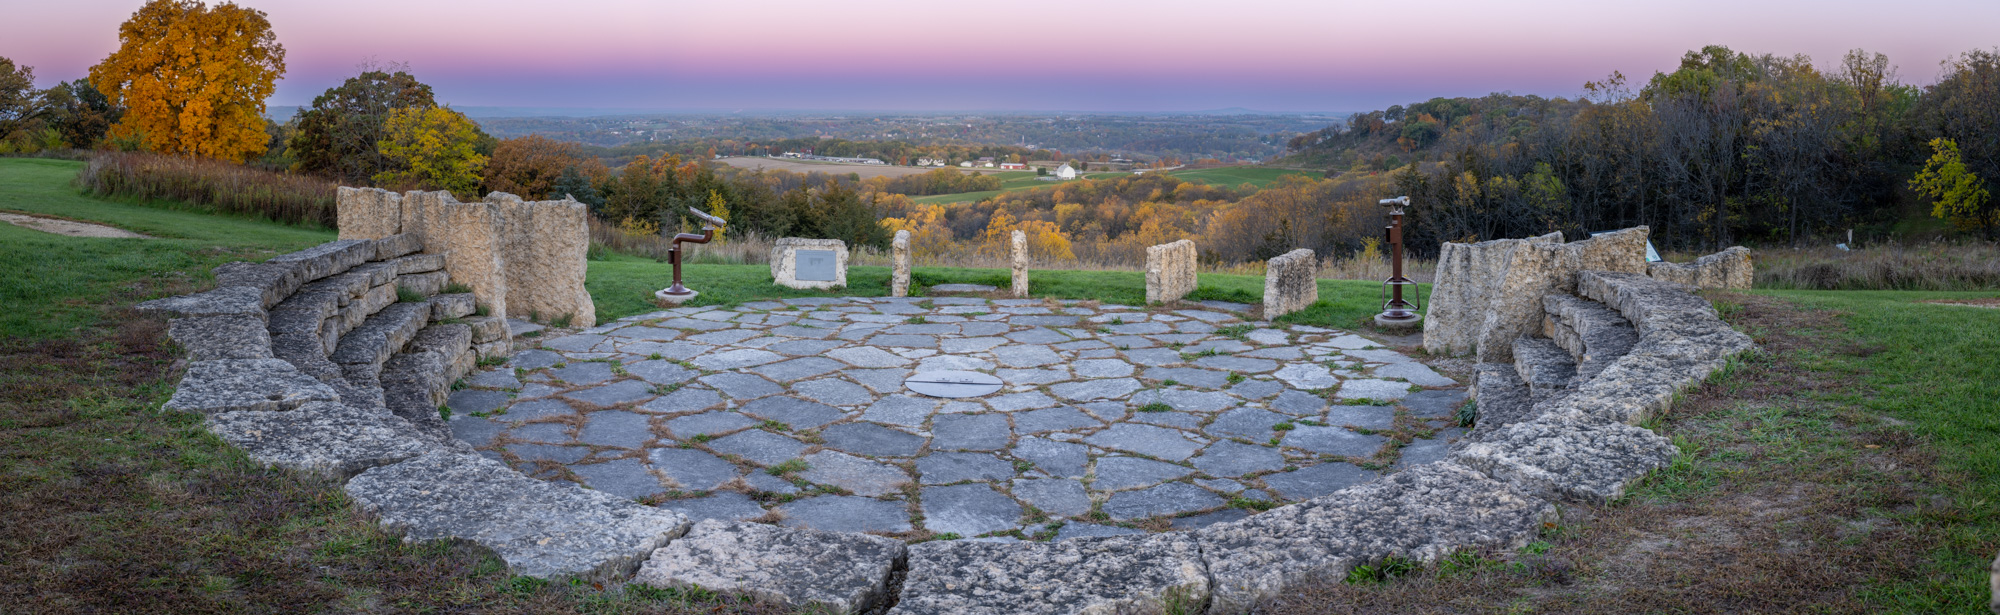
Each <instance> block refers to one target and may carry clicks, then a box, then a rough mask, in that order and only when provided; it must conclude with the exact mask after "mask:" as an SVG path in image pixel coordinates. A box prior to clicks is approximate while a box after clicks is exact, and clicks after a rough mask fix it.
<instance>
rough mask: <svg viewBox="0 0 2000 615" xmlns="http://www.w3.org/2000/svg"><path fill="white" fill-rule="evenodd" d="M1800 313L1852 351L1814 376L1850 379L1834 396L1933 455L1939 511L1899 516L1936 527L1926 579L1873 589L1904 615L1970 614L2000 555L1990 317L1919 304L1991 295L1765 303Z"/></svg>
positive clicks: (1844, 295)
mask: <svg viewBox="0 0 2000 615" xmlns="http://www.w3.org/2000/svg"><path fill="white" fill-rule="evenodd" d="M1761 294H1768V295H1770V296H1774V297H1780V298H1783V299H1786V300H1790V301H1794V302H1796V303H1798V304H1799V305H1800V306H1802V307H1805V308H1807V309H1815V310H1832V311H1834V312H1835V313H1837V314H1840V315H1841V318H1842V320H1843V321H1845V323H1846V324H1847V327H1848V331H1847V332H1845V333H1844V334H1843V335H1842V337H1843V338H1844V339H1845V341H1847V342H1848V343H1851V344H1853V345H1855V347H1856V348H1858V349H1859V350H1858V351H1857V352H1854V353H1850V354H1836V355H1828V356H1826V357H1825V358H1824V364H1823V366H1822V368H1823V369H1827V370H1840V371H1845V372H1849V373H1853V374H1856V375H1857V376H1858V378H1859V379H1860V382H1861V386H1860V387H1858V388H1856V389H1854V390H1850V391H1846V392H1843V393H1841V394H1840V395H1838V396H1836V397H1835V398H1833V399H1834V401H1838V402H1840V403H1845V404H1852V405H1855V406H1859V407H1861V408H1865V409H1867V410H1869V411H1871V412H1876V413H1880V414H1882V415H1886V416H1888V417H1890V418H1892V419H1895V420H1896V421H1899V422H1902V423H1905V425H1903V426H1899V428H1900V429H1905V430H1907V431H1908V432H1909V433H1910V434H1911V435H1913V436H1915V438H1916V439H1917V440H1918V441H1919V442H1923V443H1925V444H1926V445H1928V446H1930V447H1932V448H1933V449H1934V450H1935V451H1936V452H1937V458H1936V463H1937V466H1938V469H1939V470H1940V472H1939V477H1940V481H1939V482H1940V484H1937V485H1933V486H1932V487H1933V489H1932V493H1931V495H1934V496H1936V497H1940V498H1945V499H1946V502H1947V503H1945V504H1942V505H1937V506H1934V507H1930V508H1928V509H1926V508H1925V507H1919V508H1918V509H1916V510H1914V511H1908V512H1905V513H1903V514H1901V515H1900V516H1902V517H1904V518H1905V519H1906V520H1908V521H1910V522H1914V523H1926V524H1930V525H1933V526H1935V528H1936V529H1937V531H1939V532H1940V533H1941V534H1942V536H1940V539H1941V540H1940V545H1939V547H1938V548H1937V549H1936V550H1935V551H1934V552H1933V553H1931V558H1930V561H1931V564H1932V566H1931V569H1930V570H1928V571H1927V572H1929V573H1931V574H1929V575H1927V576H1925V577H1920V578H1901V579H1884V580H1883V581H1884V582H1883V583H1882V584H1881V585H1879V586H1877V587H1874V588H1871V589H1872V591H1874V592H1876V593H1877V595H1878V596H1877V597H1878V598H1879V599H1880V600H1881V601H1882V602H1884V603H1887V604H1890V605H1894V606H1895V607H1897V608H1898V609H1899V610H1903V611H1904V612H1916V613H1921V612H1932V613H1936V612H1976V611H1977V610H1978V609H1979V608H1982V607H1983V606H1984V604H1985V600H1986V596H1987V591H1988V589H1987V575H1986V574H1985V573H1984V572H1983V570H1985V568H1984V567H1985V566H1986V564H1988V563H1990V562H1992V561H1993V558H1994V554H1995V552H1996V551H2000V309H1993V308H1980V307H1971V306H1959V305H1938V304H1931V303H1920V301H1923V300H1933V299H1970V298H1982V297H1994V296H1996V293H1994V292H1912V291H1831V292H1829V291H1765V292H1763V293H1761Z"/></svg>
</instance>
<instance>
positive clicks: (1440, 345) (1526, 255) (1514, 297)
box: [1424, 226, 1647, 363]
mask: <svg viewBox="0 0 2000 615" xmlns="http://www.w3.org/2000/svg"><path fill="white" fill-rule="evenodd" d="M1646 234H1647V229H1646V227H1643V226H1640V227H1633V228H1629V229H1625V230H1622V231H1614V232H1610V233H1603V234H1600V235H1597V236H1595V237H1591V238H1589V239H1585V240H1582V241H1576V242H1571V243H1563V241H1562V234H1561V233H1550V234H1548V235H1543V236H1540V237H1534V238H1531V239H1497V240H1493V241H1486V242H1481V243H1477V244H1469V245H1468V244H1456V243H1446V244H1444V246H1443V249H1442V251H1441V252H1440V253H1439V256H1438V268H1437V275H1436V278H1435V280H1436V281H1435V283H1434V284H1433V285H1432V287H1431V301H1430V305H1429V306H1426V308H1425V317H1424V350H1426V351H1429V352H1431V353H1433V354H1442V355H1465V354H1474V355H1477V356H1478V358H1479V360H1480V361H1482V362H1495V363H1506V362H1509V361H1511V360H1512V358H1513V352H1514V350H1513V345H1514V339H1515V338H1518V337H1521V336H1522V335H1524V334H1527V333H1530V332H1533V331H1536V330H1538V329H1540V328H1541V325H1542V320H1543V312H1542V296H1543V295H1546V294H1549V293H1551V292H1561V293H1571V292H1575V290H1576V277H1577V272H1579V271H1585V270H1597V271H1620V272H1630V273H1645V271H1646Z"/></svg>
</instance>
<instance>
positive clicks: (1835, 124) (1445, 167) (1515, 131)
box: [1288, 46, 2000, 248]
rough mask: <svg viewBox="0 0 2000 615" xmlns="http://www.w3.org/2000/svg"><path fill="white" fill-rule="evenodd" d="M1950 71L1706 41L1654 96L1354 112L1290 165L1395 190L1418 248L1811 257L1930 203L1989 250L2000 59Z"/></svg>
mask: <svg viewBox="0 0 2000 615" xmlns="http://www.w3.org/2000/svg"><path fill="white" fill-rule="evenodd" d="M1941 75H1942V76H1941V77H1940V79H1939V81H1938V82H1937V83H1935V84H1932V85H1929V86H1925V87H1917V86H1912V85H1907V84H1904V83H1900V82H1899V81H1898V80H1897V76H1896V74H1895V71H1894V70H1893V69H1892V68H1891V65H1890V63H1889V60H1888V58H1886V57H1885V56H1883V55H1881V54H1871V53H1866V52H1862V51H1859V50H1857V51H1854V52H1850V53H1849V54H1847V55H1846V57H1844V58H1842V59H1841V60H1840V61H1839V62H1838V63H1836V64H1832V65H1828V66H1820V65H1815V64H1814V63H1813V62H1812V60H1811V59H1810V58H1807V57H1804V56H1793V57H1780V56H1772V55H1752V54H1744V53H1738V52H1735V51H1732V50H1730V49H1728V48H1726V47H1720V46H1711V47H1707V48H1704V49H1702V50H1699V51H1692V52H1689V53H1688V54H1687V55H1686V56H1685V57H1683V58H1682V60H1681V64H1680V67H1679V68H1678V69H1677V70H1675V71H1673V72H1671V73H1661V74H1657V75H1654V76H1653V77H1652V78H1651V79H1650V80H1647V81H1646V82H1645V83H1642V84H1637V83H1631V82H1629V81H1628V80H1627V78H1626V77H1625V76H1623V75H1619V74H1616V73H1614V74H1613V75H1612V76H1611V77H1609V78H1607V79H1605V80H1603V81H1599V82H1594V83H1590V84H1587V85H1586V86H1585V87H1586V91H1587V92H1588V95H1587V96H1585V97H1584V98H1582V99H1579V100H1566V99H1561V98H1554V99H1549V98H1542V97H1538V96H1513V95H1506V94H1494V95H1491V96H1487V97H1484V98H1476V99H1475V98H1455V99H1444V98H1437V99H1432V100H1429V101H1425V102H1421V103H1415V104H1411V105H1408V106H1394V107H1390V108H1388V109H1385V110H1381V111H1376V112H1371V113H1363V114H1356V115H1354V116H1352V117H1350V118H1349V119H1348V121H1347V122H1346V123H1344V124H1340V125H1335V126H1331V127H1328V128H1326V129H1324V130H1320V131H1317V132H1313V133H1309V134H1306V135H1303V136H1300V137H1298V138H1296V139H1293V140H1292V142H1291V143H1290V148H1291V154H1290V155H1289V157H1288V160H1289V161H1291V162H1295V163H1300V164H1313V165H1319V166H1324V167H1326V168H1327V169H1328V174H1329V175H1330V176H1348V177H1363V178H1372V177H1374V176H1375V175H1376V174H1380V175H1382V176H1386V177H1387V179H1386V181H1387V182H1388V184H1389V185H1390V186H1393V188H1390V187H1388V186H1385V187H1383V188H1382V190H1380V192H1381V193H1383V194H1387V193H1389V192H1396V193H1407V194H1410V195H1411V196H1412V197H1414V199H1415V202H1416V204H1415V205H1414V206H1413V207H1412V208H1411V215H1412V218H1411V219H1412V222H1413V223H1414V225H1415V229H1414V230H1415V238H1416V239H1417V241H1416V244H1417V245H1418V246H1420V247H1421V246H1435V245H1436V243H1437V242H1438V241H1442V240H1467V239H1491V238H1498V237H1521V236H1527V235H1533V234H1539V233H1545V232H1548V231H1555V230H1561V231H1565V232H1569V233H1575V232H1580V231H1598V230H1606V229H1613V228H1620V227H1626V226H1632V225H1636V224H1644V225H1648V226H1651V227H1652V228H1653V232H1654V237H1655V240H1656V241H1657V242H1659V243H1661V244H1663V246H1664V247H1673V248H1698V247H1715V246H1722V245H1728V244H1733V243H1744V242H1762V243H1799V242H1805V241H1808V240H1811V239H1813V238H1814V237H1817V236H1825V235H1831V234H1834V233H1838V232H1841V231H1844V230H1845V229H1847V228H1853V227H1856V226H1860V227H1864V229H1874V230H1876V231H1878V232H1879V231H1885V230H1887V229H1888V228H1889V227H1890V226H1891V225H1893V224H1894V223H1895V222H1896V221H1897V219H1898V218H1899V217H1900V216H1901V215H1902V214H1903V209H1904V206H1905V205H1906V204H1909V203H1917V204H1919V205H1925V204H1930V203H1933V202H1937V203H1943V205H1940V206H1939V209H1938V211H1937V212H1936V213H1938V214H1939V217H1942V218H1945V219H1948V220H1950V221H1951V222H1952V223H1953V224H1955V225H1957V226H1959V227H1960V228H1963V229H1966V230H1973V231H1977V232H1979V233H1982V234H1984V235H1985V236H1986V237H1987V238H1989V239H1992V238H1994V237H1995V231H1996V230H1997V229H1996V227H2000V224H1996V222H2000V219H1996V215H1995V209H1994V204H1993V202H1992V200H1991V199H1990V198H1986V197H1984V196H1982V195H1984V194H1990V192H1991V187H1992V186H1993V180H1994V179H1995V178H2000V52H1996V51H1983V50H1982V51H1972V52H1968V53H1965V54H1963V55H1961V56H1960V57H1957V58H1954V59H1952V60H1950V61H1948V62H1946V63H1945V64H1944V66H1943V69H1942V71H1941ZM1925 173H1928V175H1925ZM1940 173H1942V174H1944V175H1939V174H1940ZM1920 177H1923V178H1927V179H1928V180H1929V181H1922V182H1917V185H1916V186H1915V187H1916V188H1918V189H1917V190H1916V191H1915V192H1912V190H1911V188H1910V187H1911V186H1912V183H1911V180H1912V179H1916V178H1920ZM1967 177H1972V179H1971V180H1967V179H1966V178H1967ZM1926 186H1929V187H1928V188H1926ZM1924 209H1930V207H1928V206H1926V207H1924Z"/></svg>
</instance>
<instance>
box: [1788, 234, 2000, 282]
mask: <svg viewBox="0 0 2000 615" xmlns="http://www.w3.org/2000/svg"><path fill="white" fill-rule="evenodd" d="M1751 258H1752V259H1754V261H1755V262H1756V266H1757V274H1756V282H1755V284H1756V286H1757V288H1778V289H1797V290H1990V289H1996V288H2000V246H1995V245H1994V244H1990V243H1985V242H1964V243H1953V242H1942V241H1940V242H1930V243H1921V244H1915V245H1903V244H1885V245H1880V246H1871V247H1868V248H1863V249H1859V250H1851V251H1843V250H1839V249H1836V248H1831V247H1821V248H1809V249H1797V250H1793V249H1784V248H1771V249H1764V250H1757V251H1754V252H1752V253H1751Z"/></svg>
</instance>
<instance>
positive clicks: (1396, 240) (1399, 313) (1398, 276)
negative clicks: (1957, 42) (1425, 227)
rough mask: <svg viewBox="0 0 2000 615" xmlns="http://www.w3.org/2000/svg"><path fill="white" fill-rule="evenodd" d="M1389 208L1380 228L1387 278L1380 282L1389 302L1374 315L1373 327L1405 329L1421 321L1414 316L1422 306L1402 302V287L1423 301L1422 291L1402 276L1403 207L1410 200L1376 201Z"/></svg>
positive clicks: (1399, 198) (1397, 198)
mask: <svg viewBox="0 0 2000 615" xmlns="http://www.w3.org/2000/svg"><path fill="white" fill-rule="evenodd" d="M1378 204H1380V205H1381V206H1383V207H1387V208H1389V225H1388V226H1385V227H1382V238H1383V240H1384V241H1383V243H1387V244H1389V262H1390V263H1392V265H1391V267H1390V277H1389V279H1388V281H1385V282H1383V283H1382V294H1383V295H1385V296H1387V298H1388V301H1385V302H1383V303H1382V313H1380V314H1376V315H1375V324H1376V325H1379V326H1383V327H1408V326H1411V325H1415V324H1416V323H1417V321H1419V320H1421V319H1423V316H1422V315H1419V314H1417V310H1419V309H1422V308H1421V307H1419V306H1417V305H1414V304H1412V303H1410V302H1408V301H1404V300H1403V287H1405V286H1408V287H1410V289H1411V290H1412V291H1414V292H1416V293H1417V295H1418V296H1417V300H1418V301H1422V300H1423V291H1422V290H1420V289H1418V288H1417V283H1416V282H1415V281H1412V280H1411V279H1409V278H1406V277H1403V208H1404V207H1408V206H1409V205H1410V197H1408V196H1399V197H1396V198H1393V199H1382V200H1381V201H1379V202H1378Z"/></svg>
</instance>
